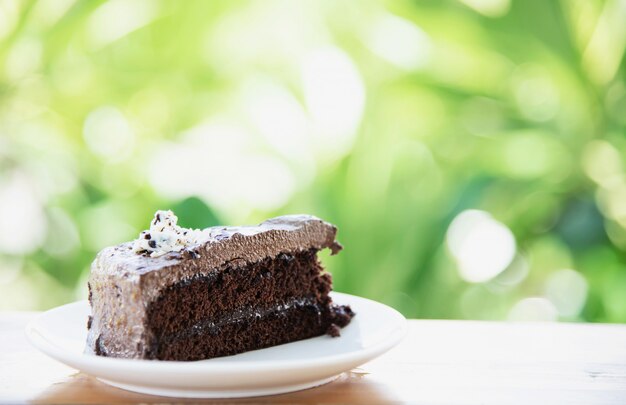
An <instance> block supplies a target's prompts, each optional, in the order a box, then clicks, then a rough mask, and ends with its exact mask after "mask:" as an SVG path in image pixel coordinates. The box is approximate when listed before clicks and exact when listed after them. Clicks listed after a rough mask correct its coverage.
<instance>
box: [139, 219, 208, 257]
mask: <svg viewBox="0 0 626 405" xmlns="http://www.w3.org/2000/svg"><path fill="white" fill-rule="evenodd" d="M177 223H178V217H177V216H176V215H174V213H173V212H172V211H169V210H168V211H157V212H156V213H155V214H154V219H153V220H152V222H150V229H149V230H146V231H143V232H141V233H140V234H139V238H138V239H136V240H135V241H134V243H133V251H134V252H135V253H138V254H142V253H148V254H149V255H150V256H151V257H159V256H162V255H164V254H166V253H170V252H180V251H181V250H183V249H185V248H186V247H189V246H191V245H196V244H198V243H199V242H200V241H201V240H204V239H206V238H207V235H206V233H205V232H204V231H201V230H199V229H189V228H182V227H180V226H178V224H177Z"/></svg>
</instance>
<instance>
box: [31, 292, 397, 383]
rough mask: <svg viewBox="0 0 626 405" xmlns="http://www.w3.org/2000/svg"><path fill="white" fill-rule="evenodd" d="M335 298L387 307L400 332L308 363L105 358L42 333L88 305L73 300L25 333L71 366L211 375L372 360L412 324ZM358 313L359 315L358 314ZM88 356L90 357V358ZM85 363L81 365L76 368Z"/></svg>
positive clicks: (335, 295) (47, 313)
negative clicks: (49, 322) (59, 315)
mask: <svg viewBox="0 0 626 405" xmlns="http://www.w3.org/2000/svg"><path fill="white" fill-rule="evenodd" d="M331 297H332V298H333V300H334V301H335V299H336V300H337V301H341V300H342V298H343V297H347V298H348V300H354V299H356V300H363V301H367V302H368V303H369V304H373V305H378V306H382V307H385V309H386V310H387V311H389V313H390V314H393V316H394V317H395V318H397V321H398V331H397V332H396V331H394V333H392V334H390V335H389V336H388V337H386V338H385V339H381V340H380V341H379V342H376V343H374V344H373V345H372V346H369V347H365V348H362V349H361V350H357V351H353V352H350V353H339V354H333V355H330V356H325V357H321V358H317V359H311V360H307V361H306V362H302V360H298V359H287V360H284V359H283V360H272V361H263V360H243V361H237V362H225V361H222V362H220V361H219V358H215V359H209V360H211V361H209V362H207V361H202V360H201V361H171V360H145V359H120V358H112V357H101V356H93V355H90V354H86V353H80V354H76V353H73V352H68V351H67V350H65V349H63V348H62V347H60V346H58V345H57V344H55V343H54V342H51V341H50V339H49V338H48V337H46V336H44V334H43V333H42V332H41V330H40V329H41V326H40V323H41V321H42V319H44V318H45V317H46V316H50V313H51V312H57V311H60V310H62V309H63V308H65V307H68V306H76V305H79V304H80V305H84V304H85V303H86V300H80V301H75V302H71V303H68V304H64V305H60V306H57V307H54V308H51V309H49V310H47V311H45V312H42V313H41V314H39V315H38V316H37V317H36V318H35V319H33V320H32V321H30V322H29V323H28V325H26V328H25V334H26V337H27V339H28V341H29V342H30V343H31V344H32V345H33V346H34V347H35V348H37V349H38V350H40V351H41V352H43V353H44V354H46V355H47V356H49V357H52V358H53V359H55V360H57V361H60V362H62V363H64V364H68V363H69V364H68V365H69V366H71V367H74V368H79V369H81V370H82V368H84V366H85V365H86V366H87V367H86V368H92V367H94V365H93V362H97V363H99V364H98V365H97V367H98V368H101V369H103V368H106V369H109V370H113V369H117V368H119V367H124V368H125V369H126V370H128V371H136V372H141V371H146V370H147V369H149V370H150V372H155V371H157V370H156V369H157V368H158V369H160V370H159V371H168V372H185V373H193V374H195V373H198V374H203V375H206V374H209V373H211V372H218V373H220V374H225V373H226V374H229V373H234V374H239V373H241V372H242V370H245V372H258V371H259V370H263V371H267V372H279V371H287V370H291V369H293V367H294V365H297V367H298V369H299V370H307V369H314V368H318V367H324V366H326V365H332V364H336V363H349V362H355V361H360V360H362V359H364V360H366V361H368V360H371V359H373V358H375V357H377V356H379V355H381V354H382V353H385V352H386V351H388V350H390V349H391V348H393V347H394V346H396V345H397V344H398V343H399V342H400V341H402V339H404V337H405V336H406V334H407V332H408V324H407V320H406V318H405V317H404V316H403V315H402V314H401V313H400V312H398V311H397V310H396V309H394V308H392V307H390V306H388V305H385V304H383V303H380V302H377V301H374V300H371V299H368V298H364V297H360V296H357V295H351V294H346V293H340V292H336V291H333V292H331ZM357 316H359V315H358V314H357ZM87 356H89V357H88V358H87ZM76 366H81V367H76Z"/></svg>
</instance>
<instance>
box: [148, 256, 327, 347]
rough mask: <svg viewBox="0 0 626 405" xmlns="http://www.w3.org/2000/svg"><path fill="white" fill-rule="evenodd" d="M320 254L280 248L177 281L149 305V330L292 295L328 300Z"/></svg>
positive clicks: (158, 331)
mask: <svg viewBox="0 0 626 405" xmlns="http://www.w3.org/2000/svg"><path fill="white" fill-rule="evenodd" d="M316 253H317V251H316V250H315V249H309V250H306V251H303V252H297V253H294V254H285V253H281V254H280V255H278V256H277V257H276V258H266V259H264V260H261V261H259V262H256V263H252V264H249V265H245V263H241V262H238V261H232V262H230V263H228V264H226V265H224V266H222V267H221V268H217V269H215V270H214V271H212V272H211V273H210V274H208V275H203V276H196V277H192V278H190V279H187V280H184V281H181V282H179V283H176V284H174V285H172V286H170V287H168V288H167V289H166V290H165V291H163V293H162V294H161V295H160V297H159V298H158V299H157V300H156V301H154V302H152V303H151V304H150V305H149V306H148V309H147V311H146V313H147V324H148V325H149V326H150V329H149V331H148V333H149V334H151V335H152V336H155V337H157V338H158V337H160V336H163V335H167V334H170V333H172V332H173V331H177V330H183V329H186V328H189V327H191V326H194V325H196V324H198V323H199V322H203V321H206V320H207V319H208V320H214V321H217V320H219V319H222V318H224V317H229V316H231V314H232V313H233V312H235V311H241V310H246V309H248V308H257V309H258V310H263V309H265V308H271V307H276V305H278V304H281V303H285V302H288V301H290V300H291V299H293V298H306V299H309V300H312V301H313V302H316V303H318V304H319V305H327V304H328V303H329V302H330V298H329V297H328V293H329V292H330V289H331V283H332V281H331V276H330V274H328V273H324V272H323V269H322V267H321V265H320V263H319V261H318V260H317V257H316Z"/></svg>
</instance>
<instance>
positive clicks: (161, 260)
mask: <svg viewBox="0 0 626 405" xmlns="http://www.w3.org/2000/svg"><path fill="white" fill-rule="evenodd" d="M177 220H178V218H177V217H176V216H175V215H174V213H172V212H171V211H157V212H156V213H155V216H154V219H153V220H152V221H151V223H150V229H148V230H145V231H142V232H141V233H140V234H139V237H138V238H137V239H136V240H134V241H131V242H126V243H122V244H120V245H117V246H112V247H108V248H105V249H104V250H102V251H101V252H100V253H99V254H98V256H97V257H96V260H95V261H94V263H93V265H92V275H96V274H102V275H123V276H125V277H128V276H131V277H132V276H141V275H144V274H146V273H151V272H154V271H155V270H161V269H164V268H172V267H184V268H186V269H190V268H195V267H199V266H201V267H203V268H210V267H218V266H220V265H222V264H224V263H227V262H231V261H233V260H243V261H244V262H255V261H258V260H261V259H263V258H265V257H271V256H275V255H277V254H279V253H284V252H292V251H300V250H306V249H310V248H315V249H318V250H321V249H323V248H330V249H331V250H332V252H333V254H334V253H336V252H338V251H339V250H340V249H341V245H340V244H339V243H338V242H337V241H336V240H335V236H336V233H337V228H336V227H335V226H334V225H332V224H329V223H327V222H324V221H322V220H321V219H319V218H317V217H314V216H311V215H285V216H280V217H276V218H272V219H269V220H267V221H264V222H262V223H261V224H259V225H255V226H215V227H210V228H206V229H202V230H199V229H189V228H183V227H180V226H179V225H178V223H177ZM179 272H180V271H176V273H179ZM183 272H185V273H187V271H185V270H184V269H183Z"/></svg>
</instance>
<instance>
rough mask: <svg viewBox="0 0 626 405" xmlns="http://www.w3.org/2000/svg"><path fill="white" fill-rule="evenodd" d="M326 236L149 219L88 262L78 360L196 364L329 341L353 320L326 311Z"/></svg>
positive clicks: (331, 241) (284, 226) (168, 216)
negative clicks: (86, 356) (83, 355)
mask: <svg viewBox="0 0 626 405" xmlns="http://www.w3.org/2000/svg"><path fill="white" fill-rule="evenodd" d="M336 233H337V228H335V227H334V226H333V225H331V224H329V223H326V222H324V221H322V220H320V219H318V218H315V217H312V216H306V215H293V216H282V217H277V218H273V219H270V220H268V221H265V222H263V223H262V224H260V225H258V226H247V227H213V228H207V229H204V230H192V229H186V228H181V227H180V226H178V225H177V218H176V216H174V214H173V213H172V212H171V211H158V212H157V213H156V215H155V218H154V220H153V221H152V222H151V225H150V229H149V230H147V231H144V232H142V233H141V234H140V235H139V238H138V239H137V240H135V241H133V242H128V243H123V244H121V245H118V246H114V247H109V248H106V249H104V250H102V251H101V252H100V253H99V254H98V256H97V257H96V259H95V261H94V262H93V264H92V267H91V276H90V279H89V284H88V285H89V302H90V305H91V312H92V315H91V316H90V317H89V320H88V325H87V327H88V329H89V333H88V338H87V348H86V351H87V352H90V353H94V354H96V355H100V356H110V357H123V358H136V359H158V360H200V359H209V358H213V357H220V356H227V355H232V354H236V353H241V352H245V351H248V350H255V349H261V348H265V347H269V346H274V345H279V344H283V343H287V342H293V341H296V340H301V339H307V338H310V337H314V336H320V335H323V334H329V335H330V336H338V335H339V330H340V328H341V327H344V326H345V325H347V324H348V323H349V322H350V319H351V318H352V317H353V316H354V313H353V312H352V311H351V309H350V308H349V307H347V306H340V305H335V304H333V302H332V300H331V298H330V297H329V295H328V293H329V292H330V291H331V287H332V286H331V276H330V274H329V273H327V272H325V271H324V269H323V267H322V265H321V264H320V262H319V260H318V259H317V252H318V251H320V250H321V249H325V248H329V249H330V250H331V253H332V254H336V253H337V252H339V250H341V245H340V244H339V243H338V242H337V241H336V240H335V235H336Z"/></svg>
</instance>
